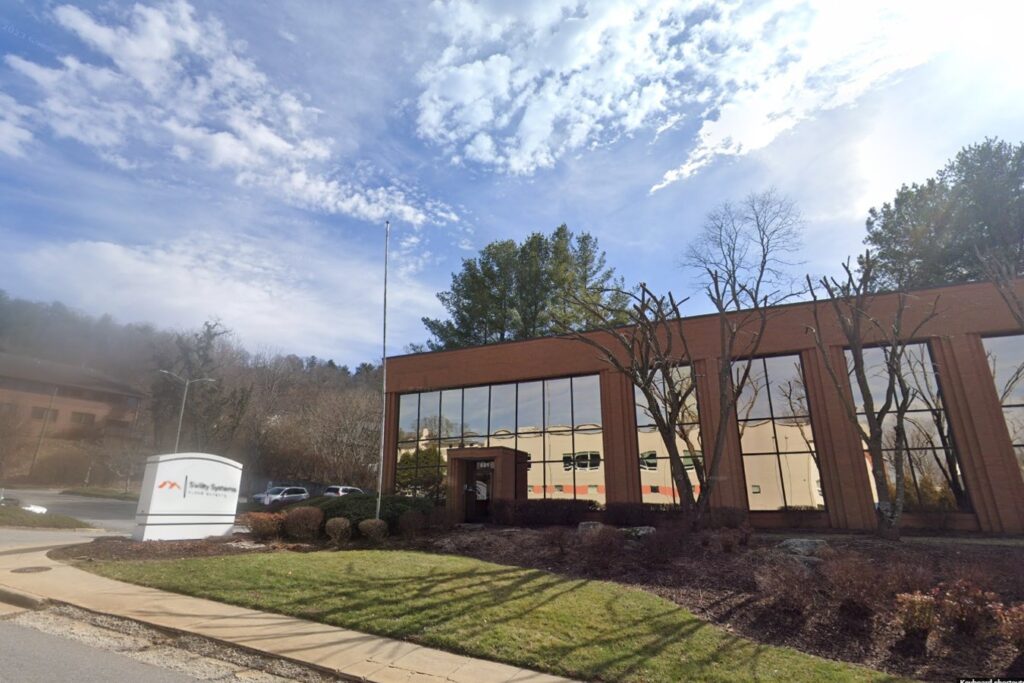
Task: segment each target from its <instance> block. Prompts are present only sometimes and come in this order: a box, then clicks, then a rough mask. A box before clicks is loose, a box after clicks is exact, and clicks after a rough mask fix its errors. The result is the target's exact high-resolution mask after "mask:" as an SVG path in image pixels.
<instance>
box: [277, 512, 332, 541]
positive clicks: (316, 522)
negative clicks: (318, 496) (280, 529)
mask: <svg viewBox="0 0 1024 683" xmlns="http://www.w3.org/2000/svg"><path fill="white" fill-rule="evenodd" d="M323 523H324V513H323V512H322V511H321V510H319V509H317V508H314V507H301V508H292V509H291V510H289V511H288V512H286V513H285V516H284V533H285V534H286V535H287V536H288V538H293V539H295V540H296V541H312V540H313V539H315V538H316V537H317V536H319V535H320V525H321V524H323Z"/></svg>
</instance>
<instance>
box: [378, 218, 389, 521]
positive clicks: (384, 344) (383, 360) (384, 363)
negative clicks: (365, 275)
mask: <svg viewBox="0 0 1024 683" xmlns="http://www.w3.org/2000/svg"><path fill="white" fill-rule="evenodd" d="M390 244H391V221H384V321H383V323H382V329H381V353H380V373H381V379H380V462H378V463H377V519H380V502H381V499H382V497H383V496H384V429H385V427H386V426H387V422H386V416H387V405H388V393H387V392H388V246H389V245H390Z"/></svg>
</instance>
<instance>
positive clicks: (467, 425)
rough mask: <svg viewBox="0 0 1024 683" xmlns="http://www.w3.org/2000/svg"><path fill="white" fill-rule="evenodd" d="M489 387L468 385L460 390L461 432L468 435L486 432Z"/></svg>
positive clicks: (478, 434)
mask: <svg viewBox="0 0 1024 683" xmlns="http://www.w3.org/2000/svg"><path fill="white" fill-rule="evenodd" d="M490 395H491V388H490V387H470V388H469V389H465V390H464V391H463V392H462V415H463V424H462V433H463V434H466V435H468V436H481V435H485V434H487V411H488V405H489V404H490V400H491V399H490Z"/></svg>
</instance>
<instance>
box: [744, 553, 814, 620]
mask: <svg viewBox="0 0 1024 683" xmlns="http://www.w3.org/2000/svg"><path fill="white" fill-rule="evenodd" d="M812 579H813V577H812V575H811V570H810V569H808V568H807V567H805V566H804V565H803V564H801V563H800V562H799V561H797V560H794V559H789V558H786V559H785V560H783V561H778V562H768V563H765V564H763V565H761V566H760V567H758V568H757V570H756V571H755V573H754V582H755V583H756V585H757V590H758V591H760V592H761V593H762V594H764V595H765V596H766V597H768V598H770V599H771V600H772V602H773V604H774V605H775V607H776V608H778V609H780V610H784V611H789V612H795V613H799V614H803V613H804V612H805V611H806V610H807V608H808V607H810V605H811V603H812V602H813V600H814V594H813V592H812V590H811V586H812V585H813V580H812Z"/></svg>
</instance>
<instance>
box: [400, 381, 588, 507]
mask: <svg viewBox="0 0 1024 683" xmlns="http://www.w3.org/2000/svg"><path fill="white" fill-rule="evenodd" d="M398 413H399V415H398V439H399V442H398V463H397V470H396V477H395V483H396V489H397V490H399V491H400V492H403V493H408V494H411V495H434V496H437V497H438V498H440V497H443V495H444V477H445V474H446V467H447V452H448V449H449V448H455V447H468V448H472V447H482V446H508V447H509V448H514V449H516V450H520V451H523V452H525V453H526V454H527V455H528V456H529V458H530V464H529V466H528V468H527V492H528V495H529V497H530V498H569V499H586V500H593V501H595V502H598V503H604V500H605V482H604V443H603V433H602V428H601V387H600V380H599V378H598V376H597V375H589V376H584V377H572V378H565V379H555V380H545V381H538V382H519V383H510V384H495V385H491V386H485V387H468V388H465V389H446V390H444V391H440V392H436V391H434V392H427V393H422V394H405V395H403V396H401V398H400V399H399V409H398Z"/></svg>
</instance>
